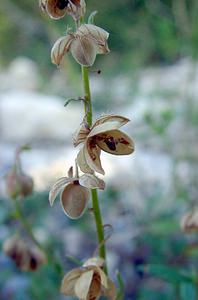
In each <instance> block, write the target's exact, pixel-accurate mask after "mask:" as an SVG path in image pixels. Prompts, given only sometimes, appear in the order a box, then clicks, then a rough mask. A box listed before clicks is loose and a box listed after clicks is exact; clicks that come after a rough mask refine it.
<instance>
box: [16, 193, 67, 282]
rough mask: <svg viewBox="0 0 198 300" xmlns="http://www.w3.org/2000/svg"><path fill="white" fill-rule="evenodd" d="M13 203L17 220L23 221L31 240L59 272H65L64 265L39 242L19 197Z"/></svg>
mask: <svg viewBox="0 0 198 300" xmlns="http://www.w3.org/2000/svg"><path fill="white" fill-rule="evenodd" d="M12 200H13V204H14V207H15V210H16V214H17V220H19V221H20V222H21V224H22V225H23V228H24V229H25V231H26V232H27V234H28V236H29V237H30V238H31V240H32V241H33V242H34V243H35V245H36V246H37V247H38V248H39V249H40V250H41V251H42V252H43V253H44V254H45V256H46V258H47V261H48V262H49V261H50V262H52V263H53V264H54V266H55V268H56V270H57V272H58V273H59V274H61V276H62V274H64V272H63V270H62V266H61V264H60V263H59V262H58V261H55V260H54V258H53V257H52V255H51V254H50V253H48V251H47V250H46V249H45V248H44V247H43V246H42V245H41V244H40V243H39V241H38V240H37V239H36V237H35V236H34V233H33V231H32V227H31V225H30V224H29V223H28V221H27V220H26V217H25V216H24V213H23V210H22V208H21V205H20V203H19V200H18V199H13V198H12Z"/></svg>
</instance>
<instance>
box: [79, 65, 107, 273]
mask: <svg viewBox="0 0 198 300" xmlns="http://www.w3.org/2000/svg"><path fill="white" fill-rule="evenodd" d="M82 80H83V87H84V97H85V102H84V106H85V114H86V121H87V123H88V125H89V126H90V127H91V125H92V102H91V92H90V85H89V69H88V68H87V67H84V66H82ZM91 195H92V205H93V213H94V218H95V224H96V231H97V237H98V247H99V256H100V257H101V258H103V259H104V261H105V268H104V271H105V273H106V274H107V272H108V271H107V264H106V247H105V237H104V227H103V223H102V216H101V212H100V206H99V199H98V192H97V190H96V189H92V190H91Z"/></svg>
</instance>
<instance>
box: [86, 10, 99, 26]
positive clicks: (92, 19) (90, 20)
mask: <svg viewBox="0 0 198 300" xmlns="http://www.w3.org/2000/svg"><path fill="white" fill-rule="evenodd" d="M97 13H98V12H97V10H94V11H92V13H91V14H90V15H89V18H88V24H95V16H96V15H97Z"/></svg>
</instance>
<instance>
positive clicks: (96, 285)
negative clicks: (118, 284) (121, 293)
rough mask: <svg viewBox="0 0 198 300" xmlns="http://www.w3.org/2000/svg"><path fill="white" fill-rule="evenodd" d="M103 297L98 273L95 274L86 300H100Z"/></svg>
mask: <svg viewBox="0 0 198 300" xmlns="http://www.w3.org/2000/svg"><path fill="white" fill-rule="evenodd" d="M100 295H101V277H100V274H99V273H98V272H94V274H93V278H92V282H91V285H90V288H89V293H88V296H87V298H86V300H98V299H99V297H100Z"/></svg>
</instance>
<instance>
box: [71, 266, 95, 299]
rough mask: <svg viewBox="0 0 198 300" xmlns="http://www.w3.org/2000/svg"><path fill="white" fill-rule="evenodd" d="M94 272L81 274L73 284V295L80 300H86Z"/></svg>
mask: <svg viewBox="0 0 198 300" xmlns="http://www.w3.org/2000/svg"><path fill="white" fill-rule="evenodd" d="M93 274H94V271H93V270H90V271H87V272H85V273H83V274H82V275H81V276H80V278H79V279H78V280H77V281H76V284H75V294H76V296H77V297H78V298H79V299H81V300H87V295H88V293H89V289H90V286H91V282H92V278H93Z"/></svg>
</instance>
